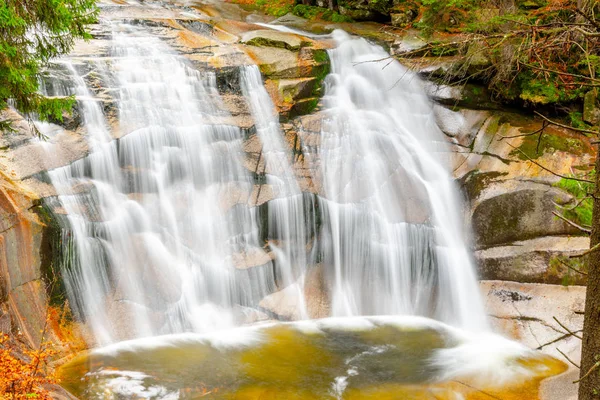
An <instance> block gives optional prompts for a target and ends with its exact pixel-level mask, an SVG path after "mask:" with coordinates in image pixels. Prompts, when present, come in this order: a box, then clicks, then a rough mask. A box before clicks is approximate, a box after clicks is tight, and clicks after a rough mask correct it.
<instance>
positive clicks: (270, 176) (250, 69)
mask: <svg viewBox="0 0 600 400" xmlns="http://www.w3.org/2000/svg"><path fill="white" fill-rule="evenodd" d="M241 86H242V93H243V94H244V96H245V97H246V99H247V101H248V102H249V104H250V109H251V112H252V115H253V117H254V120H255V124H256V133H257V135H258V137H259V138H260V141H261V144H262V151H261V157H260V158H262V159H263V163H264V167H263V171H264V173H265V174H266V184H267V185H269V186H270V187H271V190H272V191H273V193H274V195H275V196H276V197H275V198H274V199H273V200H271V201H269V203H268V212H267V217H268V230H269V233H270V234H272V235H274V238H273V239H274V240H272V241H271V242H270V247H271V248H272V249H273V251H274V253H275V256H276V257H275V262H276V265H277V266H278V268H277V272H278V274H277V275H278V276H279V280H280V285H281V286H282V287H287V295H288V296H292V297H294V298H295V302H296V304H297V308H298V310H297V315H298V317H299V318H302V319H305V318H307V317H308V311H307V309H306V304H305V299H304V288H303V284H302V283H303V280H304V276H303V275H304V271H305V269H306V267H307V265H308V259H307V252H308V249H307V244H308V241H309V237H308V231H309V228H310V222H309V220H307V218H306V217H307V216H305V211H306V207H307V206H308V207H309V211H310V208H311V207H310V204H306V205H305V204H304V196H303V194H302V192H301V190H300V187H299V185H298V182H297V180H296V176H295V175H294V172H293V170H292V162H293V158H294V155H293V153H292V151H291V149H290V145H289V144H288V143H287V142H286V141H285V138H284V136H283V134H282V132H281V129H280V125H279V116H278V114H277V111H276V110H275V106H274V105H273V102H272V101H271V97H269V94H268V93H267V90H266V89H265V87H264V85H263V82H262V76H261V74H260V70H259V69H258V67H257V66H256V65H250V66H246V67H244V68H243V69H242V71H241ZM260 158H259V165H258V167H260Z"/></svg>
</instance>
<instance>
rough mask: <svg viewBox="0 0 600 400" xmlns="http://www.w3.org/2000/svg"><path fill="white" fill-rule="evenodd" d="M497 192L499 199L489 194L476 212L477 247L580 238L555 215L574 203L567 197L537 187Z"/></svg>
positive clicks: (561, 193)
mask: <svg viewBox="0 0 600 400" xmlns="http://www.w3.org/2000/svg"><path fill="white" fill-rule="evenodd" d="M496 189H497V190H498V189H500V190H498V193H497V195H492V194H493V193H490V195H489V197H487V198H485V199H483V200H481V201H479V202H478V203H477V204H476V205H475V206H474V209H473V214H472V226H473V231H474V235H475V243H476V245H477V246H478V247H480V248H483V247H488V246H493V245H499V244H503V243H510V242H515V241H519V240H526V239H532V238H535V237H540V236H556V235H570V234H581V232H580V231H579V230H578V229H577V228H575V227H573V226H571V225H569V224H567V223H566V222H565V221H563V220H561V219H559V218H557V217H556V216H555V215H554V214H553V212H554V211H556V210H557V206H558V205H565V204H568V203H570V202H572V200H573V199H572V196H571V195H569V194H568V193H566V192H563V191H562V190H560V189H557V188H554V187H551V186H547V185H541V184H535V183H519V184H518V185H517V186H516V187H515V188H513V190H511V191H508V190H507V189H508V188H507V187H506V186H498V187H496ZM487 190H488V191H489V192H491V191H492V190H491V189H490V188H488V189H487ZM484 197H485V196H484Z"/></svg>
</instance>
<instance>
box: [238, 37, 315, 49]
mask: <svg viewBox="0 0 600 400" xmlns="http://www.w3.org/2000/svg"><path fill="white" fill-rule="evenodd" d="M245 43H246V44H248V45H250V46H257V47H277V48H280V49H287V50H290V51H298V50H300V48H301V47H305V46H306V45H307V44H308V42H301V43H300V45H298V46H291V45H290V44H289V43H286V42H284V41H283V40H275V39H270V38H266V37H262V36H258V37H255V38H252V39H250V40H248V41H247V42H245Z"/></svg>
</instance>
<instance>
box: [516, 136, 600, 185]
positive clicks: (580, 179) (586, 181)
mask: <svg viewBox="0 0 600 400" xmlns="http://www.w3.org/2000/svg"><path fill="white" fill-rule="evenodd" d="M507 144H508V145H509V146H510V147H512V148H513V149H515V150H517V151H518V152H519V153H521V154H522V155H523V156H524V157H525V158H527V160H528V161H529V162H532V163H533V164H535V165H537V166H538V167H540V168H541V169H543V170H544V171H548V172H550V173H551V174H552V175H554V176H558V177H559V178H563V179H570V180H573V181H578V182H585V183H594V181H591V180H589V179H583V178H575V177H573V176H566V175H561V174H559V173H556V172H554V171H552V170H551V169H548V168H546V167H544V166H543V165H542V164H540V163H538V162H537V161H535V160H533V159H532V158H531V157H529V156H528V155H527V154H525V152H524V151H523V150H521V149H519V148H518V147H515V146H513V145H512V144H510V143H507Z"/></svg>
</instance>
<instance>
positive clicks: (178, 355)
mask: <svg viewBox="0 0 600 400" xmlns="http://www.w3.org/2000/svg"><path fill="white" fill-rule="evenodd" d="M565 369H566V366H565V365H564V364H563V363H562V362H560V361H558V360H556V359H553V358H551V357H549V356H546V355H543V354H541V353H539V352H535V351H532V350H529V349H527V348H525V347H523V346H521V345H519V344H517V343H514V342H511V341H508V340H506V339H503V338H500V337H498V336H496V335H491V334H472V333H466V332H463V331H460V330H457V329H454V328H451V327H449V326H446V325H444V324H441V323H439V322H436V321H432V320H428V319H425V318H416V317H360V318H328V319H323V320H314V321H305V322H294V323H266V324H259V325H253V326H249V327H242V328H237V329H232V330H227V331H221V332H215V333H213V334H210V335H197V334H180V335H169V336H160V337H152V338H146V339H137V340H133V341H127V342H120V343H117V344H114V345H111V346H108V347H104V348H100V349H96V350H94V351H91V352H89V353H87V354H83V355H80V356H78V357H77V358H75V359H74V360H72V361H71V362H69V363H68V364H66V365H64V366H63V367H61V369H60V376H61V378H62V384H63V386H64V387H65V388H67V389H68V390H70V391H71V392H72V393H73V394H75V395H76V396H78V397H80V398H82V399H90V400H92V399H200V398H202V399H204V398H207V399H247V400H250V399H261V400H264V399H403V400H410V399H432V400H434V399H438V400H439V399H448V400H450V399H452V400H460V399H465V400H467V399H472V400H475V399H494V398H496V399H498V398H500V399H503V400H510V399H515V400H516V399H519V400H527V399H537V398H538V389H539V384H540V382H541V381H542V380H543V379H544V378H547V377H549V376H553V375H556V374H559V373H561V372H563V371H564V370H565Z"/></svg>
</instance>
